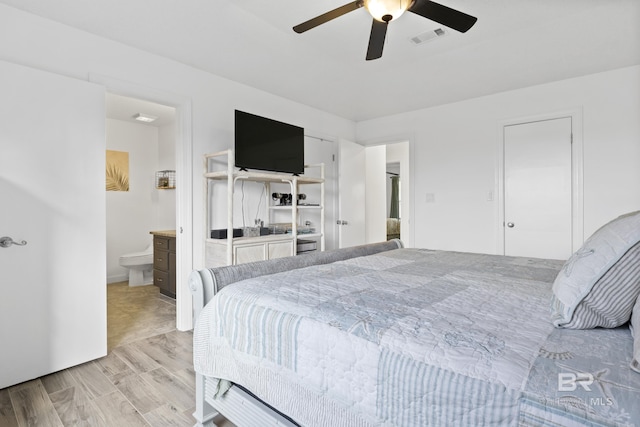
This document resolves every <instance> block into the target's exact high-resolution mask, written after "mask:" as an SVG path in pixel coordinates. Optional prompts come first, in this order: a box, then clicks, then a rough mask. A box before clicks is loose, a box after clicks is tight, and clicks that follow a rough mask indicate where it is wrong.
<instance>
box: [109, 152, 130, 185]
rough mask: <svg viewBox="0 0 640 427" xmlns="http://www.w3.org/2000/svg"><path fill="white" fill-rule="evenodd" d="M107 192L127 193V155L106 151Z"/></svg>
mask: <svg viewBox="0 0 640 427" xmlns="http://www.w3.org/2000/svg"><path fill="white" fill-rule="evenodd" d="M107 191H129V153H127V152H126V151H112V150H107Z"/></svg>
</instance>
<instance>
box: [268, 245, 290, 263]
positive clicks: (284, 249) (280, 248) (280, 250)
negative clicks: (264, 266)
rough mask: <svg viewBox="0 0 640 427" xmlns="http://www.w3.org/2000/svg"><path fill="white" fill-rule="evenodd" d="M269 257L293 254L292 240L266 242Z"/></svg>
mask: <svg viewBox="0 0 640 427" xmlns="http://www.w3.org/2000/svg"><path fill="white" fill-rule="evenodd" d="M268 251H269V252H268V253H269V259H275V258H282V257H286V256H291V255H293V240H290V241H287V242H271V243H269V244H268Z"/></svg>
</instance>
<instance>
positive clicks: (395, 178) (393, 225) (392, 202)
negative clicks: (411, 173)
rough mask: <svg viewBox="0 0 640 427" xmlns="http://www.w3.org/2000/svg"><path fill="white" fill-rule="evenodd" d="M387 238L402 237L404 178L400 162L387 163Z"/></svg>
mask: <svg viewBox="0 0 640 427" xmlns="http://www.w3.org/2000/svg"><path fill="white" fill-rule="evenodd" d="M386 173H387V204H386V207H387V240H391V239H399V238H400V229H401V228H400V219H401V218H402V195H401V188H402V185H401V184H402V179H401V176H400V162H390V163H389V162H388V163H387V172H386Z"/></svg>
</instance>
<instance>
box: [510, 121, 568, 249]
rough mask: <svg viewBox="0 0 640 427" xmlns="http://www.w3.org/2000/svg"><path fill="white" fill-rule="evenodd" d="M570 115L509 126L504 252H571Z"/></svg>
mask: <svg viewBox="0 0 640 427" xmlns="http://www.w3.org/2000/svg"><path fill="white" fill-rule="evenodd" d="M571 133H572V132H571V117H564V118H558V119H551V120H542V121H537V122H531V123H523V124H518V125H511V126H505V128H504V186H505V188H504V201H505V202H504V219H505V224H504V226H505V232H504V248H505V255H512V256H526V257H537V258H554V259H567V258H568V257H570V256H571V252H572V251H571V241H572V230H571V198H572V194H571V191H572V190H571V189H572V183H571V139H572V137H571Z"/></svg>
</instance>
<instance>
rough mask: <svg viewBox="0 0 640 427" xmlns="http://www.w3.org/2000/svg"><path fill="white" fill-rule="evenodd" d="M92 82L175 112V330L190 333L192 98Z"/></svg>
mask: <svg viewBox="0 0 640 427" xmlns="http://www.w3.org/2000/svg"><path fill="white" fill-rule="evenodd" d="M89 81H90V82H93V83H97V84H99V85H102V86H104V87H105V90H106V91H107V92H110V93H114V94H117V95H122V96H127V97H130V98H137V99H143V100H145V101H150V102H155V103H157V104H162V105H167V106H170V107H174V108H175V109H176V130H175V150H176V181H177V182H178V183H179V184H180V185H178V186H177V187H176V328H177V329H178V330H180V331H188V330H190V329H192V328H193V303H192V298H191V293H190V291H189V287H188V286H187V277H188V274H189V272H191V271H192V270H193V268H194V267H193V197H192V195H193V164H192V163H193V161H192V159H193V140H192V135H191V133H192V129H191V116H192V112H191V98H188V97H186V96H181V95H176V94H174V93H170V92H165V91H162V90H158V89H155V88H150V87H147V86H142V85H139V84H136V83H132V82H128V81H124V80H121V79H118V78H115V77H110V76H104V75H101V74H96V73H89Z"/></svg>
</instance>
